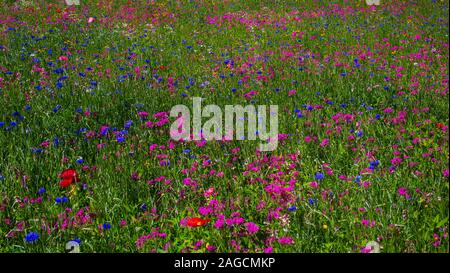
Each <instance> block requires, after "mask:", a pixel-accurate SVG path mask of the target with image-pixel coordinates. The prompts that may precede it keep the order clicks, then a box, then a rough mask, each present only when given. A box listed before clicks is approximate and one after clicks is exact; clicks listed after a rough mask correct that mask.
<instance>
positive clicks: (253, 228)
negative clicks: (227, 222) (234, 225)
mask: <svg viewBox="0 0 450 273" xmlns="http://www.w3.org/2000/svg"><path fill="white" fill-rule="evenodd" d="M245 227H246V228H247V231H248V232H249V233H250V234H253V233H256V232H258V230H259V227H258V226H257V225H256V224H255V223H253V222H247V223H245Z"/></svg>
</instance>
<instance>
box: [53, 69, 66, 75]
mask: <svg viewBox="0 0 450 273" xmlns="http://www.w3.org/2000/svg"><path fill="white" fill-rule="evenodd" d="M53 72H54V73H56V74H62V73H64V69H62V68H57V69H55V70H53Z"/></svg>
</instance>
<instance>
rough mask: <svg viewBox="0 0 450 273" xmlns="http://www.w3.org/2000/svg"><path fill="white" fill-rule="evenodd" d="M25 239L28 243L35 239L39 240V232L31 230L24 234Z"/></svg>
mask: <svg viewBox="0 0 450 273" xmlns="http://www.w3.org/2000/svg"><path fill="white" fill-rule="evenodd" d="M25 240H26V241H27V242H28V243H32V242H34V241H37V240H39V234H38V233H37V232H33V231H31V232H29V233H28V234H27V235H26V236H25Z"/></svg>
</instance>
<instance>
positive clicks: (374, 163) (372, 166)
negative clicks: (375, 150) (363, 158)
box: [369, 160, 380, 170]
mask: <svg viewBox="0 0 450 273" xmlns="http://www.w3.org/2000/svg"><path fill="white" fill-rule="evenodd" d="M378 165H380V161H378V160H374V161H372V162H370V167H369V168H370V169H372V170H373V169H375V168H376V167H377V166H378Z"/></svg>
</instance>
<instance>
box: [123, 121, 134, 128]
mask: <svg viewBox="0 0 450 273" xmlns="http://www.w3.org/2000/svg"><path fill="white" fill-rule="evenodd" d="M131 125H133V121H132V120H127V121H126V122H125V126H123V127H124V128H125V129H130V127H131Z"/></svg>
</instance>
